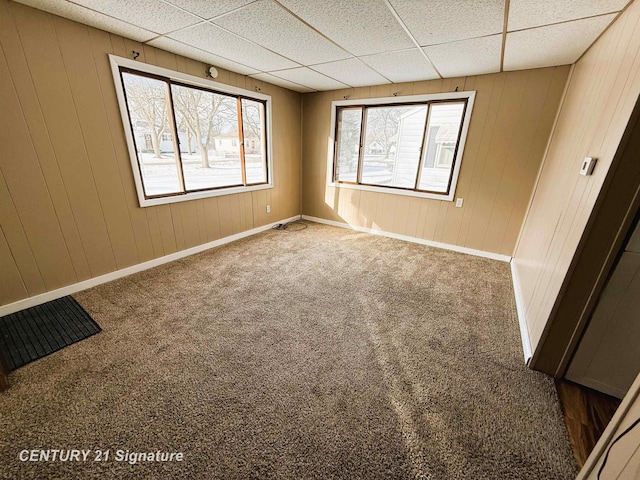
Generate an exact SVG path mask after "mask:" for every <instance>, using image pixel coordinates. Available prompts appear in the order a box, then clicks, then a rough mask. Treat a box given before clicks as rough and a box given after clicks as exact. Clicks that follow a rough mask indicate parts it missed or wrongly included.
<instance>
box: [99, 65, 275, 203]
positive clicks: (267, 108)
mask: <svg viewBox="0 0 640 480" xmlns="http://www.w3.org/2000/svg"><path fill="white" fill-rule="evenodd" d="M109 61H110V64H111V72H112V74H113V80H114V86H115V89H116V96H117V98H118V105H119V107H120V116H121V119H122V125H123V129H124V134H125V138H126V142H127V148H128V151H129V152H128V153H129V160H130V163H131V171H132V173H133V178H134V182H135V185H136V193H137V196H138V203H139V205H140V207H148V206H152V205H165V204H168V203H175V202H185V201H189V200H197V199H201V198H208V197H217V196H221V195H230V194H234V193H243V192H251V191H255V190H264V189H268V188H273V187H274V184H273V151H272V145H273V141H272V133H271V132H272V121H271V119H272V114H271V96H270V95H265V94H263V93H260V92H253V91H250V90H246V89H243V88H238V87H233V86H231V85H226V84H223V83H219V82H215V81H213V80H209V79H206V78H200V77H196V76H194V75H189V74H186V73H181V72H176V71H174V70H170V69H167V68H163V67H157V66H155V65H150V64H147V63H143V62H140V61H137V60H132V59H129V58H123V57H119V56H116V55H109ZM121 69H122V70H123V71H127V70H129V71H133V72H132V73H134V74H135V73H139V74H140V75H142V76H146V77H150V78H154V77H155V78H156V79H158V80H163V81H169V85H171V84H172V83H174V84H177V85H181V86H184V87H188V88H196V89H201V90H205V91H210V92H212V93H218V94H222V95H229V96H232V97H235V98H237V99H238V104H239V105H240V102H241V99H243V98H244V99H248V100H253V101H257V102H260V103H262V104H264V115H265V120H264V129H265V134H264V136H265V144H266V145H265V155H266V157H267V158H266V162H265V167H266V170H267V171H266V182H265V183H259V184H247V185H233V186H221V187H212V188H206V189H200V190H188V191H187V190H186V189H185V192H178V193H169V194H162V195H159V196H147V195H146V194H145V189H144V182H143V180H142V174H141V171H140V164H139V161H138V154H137V149H136V144H135V139H134V137H133V127H132V124H131V119H130V117H129V110H128V107H127V100H126V95H125V91H124V85H123V80H122V77H121ZM172 103H173V102H172ZM174 108H175V107H174ZM238 115H239V118H241V117H240V113H239V114H238ZM170 116H171V117H173V108H172V109H171V113H170ZM174 130H175V121H173V120H172V122H171V132H169V133H171V135H172V137H175V135H174V134H175V132H174ZM178 150H179V149H178ZM177 156H180V155H179V154H178V155H177ZM240 161H241V165H242V175H243V180H244V177H245V173H246V172H245V169H244V168H245V167H244V165H245V161H244V157H243V155H241V156H240ZM180 168H182V163H181V162H180ZM181 178H182V180H181V181H182V182H184V180H183V179H184V175H182V177H181ZM182 186H183V188H184V185H182Z"/></svg>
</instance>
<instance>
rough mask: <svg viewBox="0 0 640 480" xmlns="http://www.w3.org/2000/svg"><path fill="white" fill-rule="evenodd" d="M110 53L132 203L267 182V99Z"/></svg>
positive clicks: (159, 201) (236, 189)
mask: <svg viewBox="0 0 640 480" xmlns="http://www.w3.org/2000/svg"><path fill="white" fill-rule="evenodd" d="M110 58H111V65H112V70H113V74H114V79H115V85H116V91H117V93H118V100H119V102H120V109H121V113H122V119H123V123H124V127H125V134H126V137H127V143H128V146H129V153H130V157H131V164H132V167H133V174H134V178H135V181H136V187H137V190H138V198H139V201H140V206H148V205H157V204H162V203H170V202H176V201H183V200H191V199H196V198H203V197H208V196H215V195H223V194H228V193H236V192H242V191H251V190H257V189H261V188H271V187H272V182H271V174H270V172H271V170H272V168H271V155H270V154H269V150H268V146H269V145H270V144H271V142H270V141H269V134H270V128H269V125H270V123H269V122H270V110H271V97H269V96H268V95H263V94H259V93H256V92H249V91H247V90H243V89H239V88H235V87H230V86H227V85H222V84H218V83H216V82H212V81H208V80H205V79H203V78H198V77H193V76H190V75H186V74H182V73H178V72H173V71H171V70H167V69H163V68H159V67H155V66H152V65H147V64H144V63H140V62H137V61H133V60H129V59H126V58H120V57H115V56H113V55H110ZM245 145H246V147H245Z"/></svg>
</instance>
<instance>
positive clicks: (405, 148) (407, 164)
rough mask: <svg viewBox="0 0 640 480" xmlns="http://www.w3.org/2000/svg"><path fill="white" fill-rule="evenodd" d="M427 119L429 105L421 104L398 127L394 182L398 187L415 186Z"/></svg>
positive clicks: (404, 117) (407, 114)
mask: <svg viewBox="0 0 640 480" xmlns="http://www.w3.org/2000/svg"><path fill="white" fill-rule="evenodd" d="M426 120H427V107H426V106H419V107H416V108H414V109H413V110H411V111H409V112H407V113H406V114H405V115H404V116H403V117H402V119H401V120H400V125H399V127H398V142H397V145H398V148H397V150H396V163H395V167H394V170H393V181H392V184H393V185H395V186H398V187H406V188H414V187H415V182H416V173H417V172H418V163H419V162H420V152H421V147H422V136H423V135H424V124H425V122H426Z"/></svg>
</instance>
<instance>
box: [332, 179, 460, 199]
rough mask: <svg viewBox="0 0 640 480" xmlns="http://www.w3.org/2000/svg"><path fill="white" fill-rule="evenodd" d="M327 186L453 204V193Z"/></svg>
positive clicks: (335, 184)
mask: <svg viewBox="0 0 640 480" xmlns="http://www.w3.org/2000/svg"><path fill="white" fill-rule="evenodd" d="M327 186H328V187H333V188H348V189H351V190H364V191H367V192H377V193H389V194H391V195H404V196H406V197H418V198H430V199H432V200H443V201H445V202H453V199H454V196H455V193H450V194H448V195H447V194H444V193H428V192H418V191H415V190H403V189H401V188H390V187H376V186H372V185H355V184H353V183H335V182H327Z"/></svg>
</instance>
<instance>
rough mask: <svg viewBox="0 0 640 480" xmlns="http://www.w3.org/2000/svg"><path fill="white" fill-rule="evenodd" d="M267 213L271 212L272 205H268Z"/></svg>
mask: <svg viewBox="0 0 640 480" xmlns="http://www.w3.org/2000/svg"><path fill="white" fill-rule="evenodd" d="M267 213H271V205H267Z"/></svg>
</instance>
